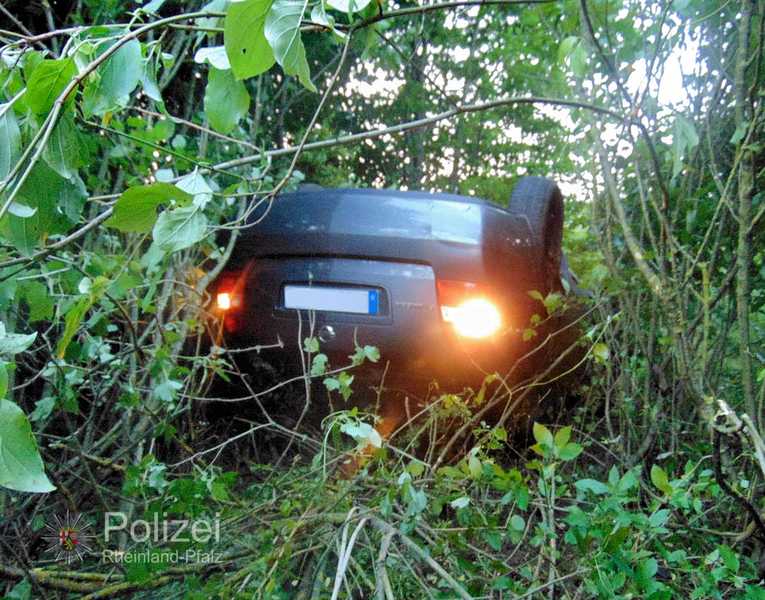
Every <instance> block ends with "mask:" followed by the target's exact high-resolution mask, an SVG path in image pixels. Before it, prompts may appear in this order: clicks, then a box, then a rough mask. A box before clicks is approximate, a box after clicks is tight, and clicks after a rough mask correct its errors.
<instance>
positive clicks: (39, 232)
mask: <svg viewBox="0 0 765 600" xmlns="http://www.w3.org/2000/svg"><path fill="white" fill-rule="evenodd" d="M18 198H19V200H20V201H21V202H22V204H23V205H25V206H27V207H30V208H32V209H35V212H34V213H33V214H29V215H28V216H19V215H21V214H22V213H20V212H18V211H16V212H15V214H8V215H5V216H4V217H3V218H2V220H0V234H2V236H3V237H4V238H5V239H6V240H7V241H9V242H10V243H12V244H13V245H14V246H15V247H16V248H17V249H18V250H20V251H21V252H23V253H25V254H31V253H32V252H33V251H34V249H35V247H37V246H38V245H39V244H41V243H44V242H45V239H46V238H47V237H48V236H50V235H54V234H57V233H65V232H66V231H68V229H69V228H70V227H71V226H72V225H73V224H74V223H76V222H77V221H78V220H79V218H80V214H81V212H82V207H83V206H84V204H85V198H86V192H85V188H84V186H83V184H82V181H80V179H79V177H77V176H76V175H75V176H74V177H72V178H71V179H66V178H64V177H62V176H61V175H59V174H58V173H56V171H54V170H53V169H52V168H51V167H50V166H48V164H47V163H46V162H45V161H38V162H37V164H36V165H35V166H34V168H33V169H32V172H31V173H30V174H29V177H28V178H27V180H26V181H25V182H24V185H23V186H22V187H21V189H20V190H19V195H18Z"/></svg>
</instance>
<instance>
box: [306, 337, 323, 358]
mask: <svg viewBox="0 0 765 600" xmlns="http://www.w3.org/2000/svg"><path fill="white" fill-rule="evenodd" d="M303 350H304V351H305V352H309V353H311V354H316V353H317V352H318V351H319V340H318V339H317V338H316V337H307V338H305V339H304V340H303Z"/></svg>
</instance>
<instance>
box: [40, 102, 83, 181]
mask: <svg viewBox="0 0 765 600" xmlns="http://www.w3.org/2000/svg"><path fill="white" fill-rule="evenodd" d="M43 156H44V157H45V161H46V162H47V163H48V164H49V165H50V167H51V168H52V169H53V170H54V171H56V173H58V174H59V175H61V177H65V178H66V179H73V178H75V177H77V169H78V168H79V167H80V166H82V165H83V164H84V160H83V159H86V155H85V147H84V146H83V144H82V143H81V142H80V133H79V131H78V130H77V127H76V126H75V124H74V118H73V117H72V115H70V114H65V115H64V116H62V118H61V119H59V121H58V123H56V127H55V128H54V129H53V132H52V133H51V136H50V139H49V140H48V143H47V144H46V145H45V151H44V152H43Z"/></svg>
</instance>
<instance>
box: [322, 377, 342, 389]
mask: <svg viewBox="0 0 765 600" xmlns="http://www.w3.org/2000/svg"><path fill="white" fill-rule="evenodd" d="M324 387H325V388H327V391H329V392H334V391H336V390H339V389H340V382H339V381H338V380H337V378H335V377H327V378H326V379H325V380H324Z"/></svg>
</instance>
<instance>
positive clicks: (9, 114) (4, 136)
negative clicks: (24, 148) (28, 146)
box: [0, 104, 21, 180]
mask: <svg viewBox="0 0 765 600" xmlns="http://www.w3.org/2000/svg"><path fill="white" fill-rule="evenodd" d="M0 114H1V115H2V116H0V180H2V179H5V178H6V177H7V176H8V173H10V171H11V169H12V168H13V166H14V165H15V164H16V161H17V160H18V158H19V152H20V150H21V134H20V133H19V124H18V121H17V120H16V115H15V114H14V112H13V108H12V107H11V106H10V105H9V104H0Z"/></svg>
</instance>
